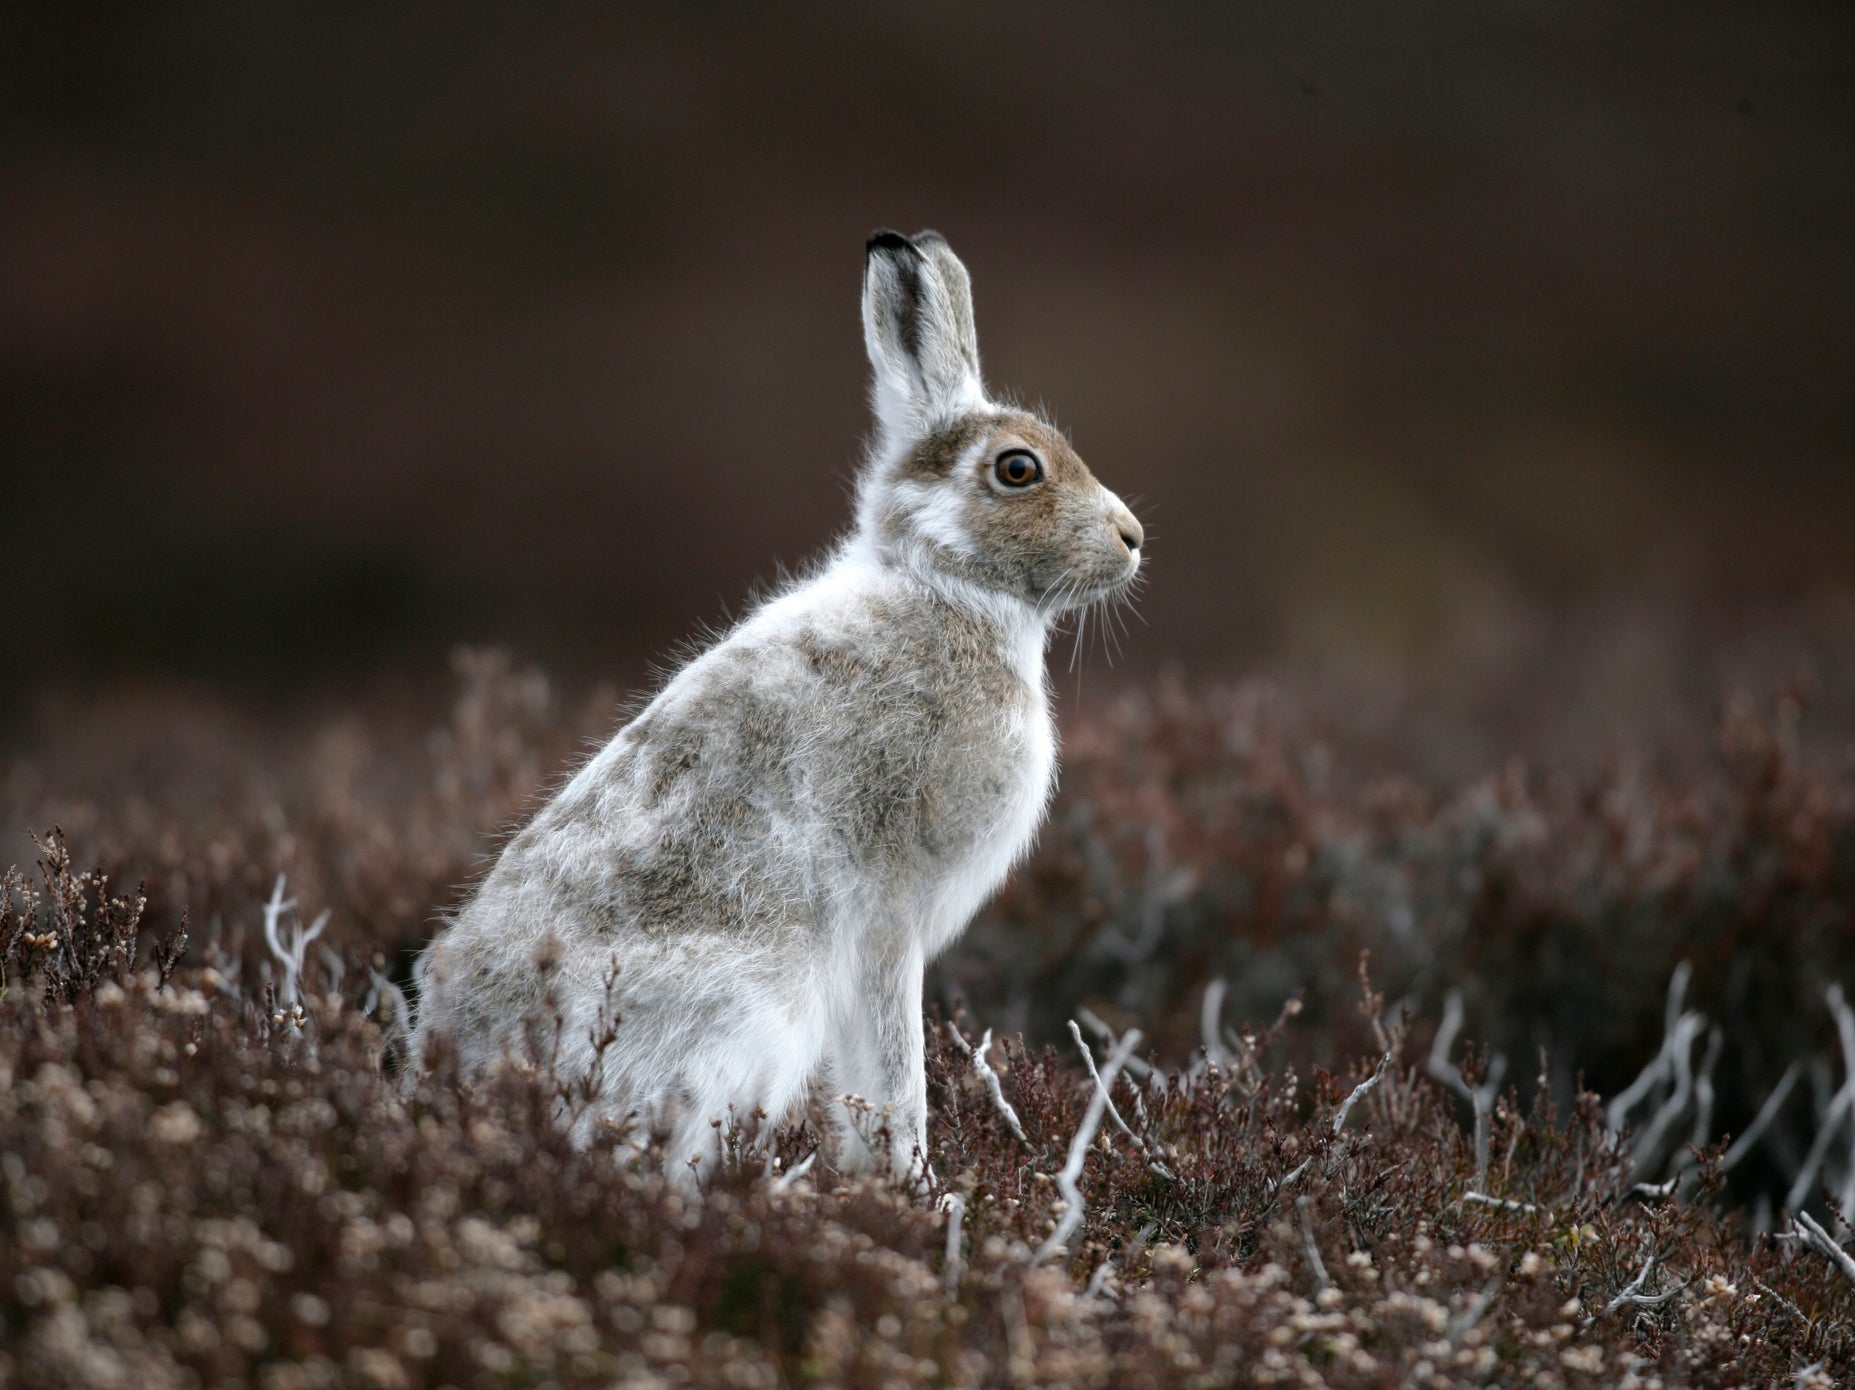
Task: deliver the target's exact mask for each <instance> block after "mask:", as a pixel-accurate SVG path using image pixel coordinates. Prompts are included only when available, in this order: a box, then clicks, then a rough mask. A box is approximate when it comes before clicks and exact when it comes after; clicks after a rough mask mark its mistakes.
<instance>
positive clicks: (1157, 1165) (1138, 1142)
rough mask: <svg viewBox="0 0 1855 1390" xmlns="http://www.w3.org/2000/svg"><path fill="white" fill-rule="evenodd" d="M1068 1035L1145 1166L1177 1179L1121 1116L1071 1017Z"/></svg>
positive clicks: (1123, 1132) (1118, 1125) (1135, 1033)
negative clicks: (1079, 1049) (1145, 1162)
mask: <svg viewBox="0 0 1855 1390" xmlns="http://www.w3.org/2000/svg"><path fill="white" fill-rule="evenodd" d="M1139 1031H1140V1030H1139V1029H1137V1028H1136V1029H1134V1030H1133V1033H1134V1035H1135V1036H1136V1037H1137V1036H1138V1034H1139ZM1069 1035H1070V1036H1071V1037H1072V1038H1074V1039H1075V1040H1076V1046H1077V1047H1079V1048H1081V1049H1082V1060H1083V1061H1084V1062H1085V1063H1087V1065H1088V1069H1089V1076H1090V1077H1091V1078H1092V1079H1093V1080H1094V1082H1095V1088H1096V1090H1098V1091H1100V1092H1101V1098H1102V1102H1103V1104H1105V1105H1106V1106H1107V1107H1108V1118H1109V1119H1111V1120H1113V1121H1114V1123H1115V1127H1116V1128H1117V1129H1119V1130H1120V1131H1121V1133H1122V1134H1125V1135H1126V1136H1127V1137H1128V1138H1129V1139H1131V1140H1133V1141H1134V1147H1135V1148H1137V1149H1139V1150H1140V1154H1141V1157H1143V1158H1145V1159H1146V1161H1147V1167H1149V1168H1151V1169H1152V1170H1153V1171H1154V1172H1155V1173H1157V1174H1159V1176H1160V1177H1162V1178H1165V1179H1166V1180H1167V1181H1168V1182H1174V1181H1177V1180H1176V1179H1175V1178H1174V1177H1173V1175H1172V1173H1171V1171H1170V1170H1168V1169H1167V1167H1166V1165H1165V1164H1163V1163H1161V1162H1160V1161H1159V1160H1158V1159H1157V1158H1155V1157H1154V1156H1153V1146H1152V1145H1151V1144H1149V1143H1147V1141H1146V1140H1144V1139H1142V1138H1141V1137H1140V1136H1139V1135H1138V1134H1135V1133H1134V1132H1133V1130H1131V1129H1129V1128H1128V1126H1127V1121H1126V1120H1124V1119H1122V1118H1121V1112H1120V1110H1119V1109H1117V1108H1116V1106H1115V1104H1114V1097H1113V1096H1111V1095H1109V1094H1108V1088H1107V1087H1106V1086H1104V1085H1103V1084H1102V1080H1101V1073H1100V1072H1099V1071H1097V1070H1096V1069H1095V1054H1094V1052H1093V1051H1092V1050H1091V1049H1090V1047H1089V1045H1088V1044H1087V1043H1086V1042H1084V1041H1083V1039H1082V1029H1081V1028H1080V1027H1078V1026H1077V1024H1076V1021H1075V1020H1074V1019H1073V1018H1072V1019H1070V1020H1069Z"/></svg>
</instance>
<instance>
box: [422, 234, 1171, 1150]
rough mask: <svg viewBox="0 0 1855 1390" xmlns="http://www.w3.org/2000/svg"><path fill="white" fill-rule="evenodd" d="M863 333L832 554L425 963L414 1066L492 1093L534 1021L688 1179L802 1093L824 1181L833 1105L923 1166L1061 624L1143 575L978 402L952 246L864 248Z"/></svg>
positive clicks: (598, 761)
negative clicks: (865, 1120) (748, 1125)
mask: <svg viewBox="0 0 1855 1390" xmlns="http://www.w3.org/2000/svg"><path fill="white" fill-rule="evenodd" d="M863 336H864V342H865V345H866V346H867V348H868V350H869V358H870V365H871V366H872V367H873V368H874V369H875V383H874V388H873V392H872V394H873V397H874V405H875V413H876V424H877V429H876V433H875V437H874V442H873V445H872V447H871V449H870V451H869V457H868V460H867V462H866V464H865V466H864V468H863V470H862V474H861V476H860V477H859V479H858V482H857V491H856V520H855V525H854V526H853V527H852V529H851V531H850V533H849V535H848V536H847V537H845V538H844V539H843V540H842V541H841V542H840V543H839V544H838V546H837V548H836V549H835V550H834V551H832V552H831V554H830V555H829V557H828V558H827V559H826V560H825V561H824V562H823V564H822V565H821V566H819V567H818V568H816V569H815V570H814V571H813V572H812V574H811V576H810V577H809V578H806V579H803V580H801V581H799V582H796V583H793V584H791V585H789V586H788V587H786V588H785V590H784V591H783V592H781V593H779V594H778V595H777V596H775V597H773V598H771V599H769V600H768V601H767V602H765V603H763V604H761V605H760V606H759V607H758V608H757V609H756V610H755V611H754V612H753V613H752V614H751V615H750V616H748V617H747V618H746V619H744V620H743V621H742V622H741V623H739V624H738V625H737V626H736V627H735V628H734V629H733V631H731V632H729V633H728V634H727V636H725V637H724V638H722V640H721V641H719V642H718V643H716V644H715V645H714V646H713V647H711V648H709V649H708V650H707V651H705V652H703V653H702V654H701V655H700V656H698V657H696V658H695V659H694V660H693V661H691V662H690V663H689V664H688V665H687V666H685V667H684V668H683V669H682V670H681V671H680V672H678V673H677V675H676V676H675V678H674V679H672V680H671V681H670V683H669V684H668V685H667V686H665V687H664V689H663V691H662V693H660V694H659V695H658V696H657V697H656V698H655V699H654V700H652V701H651V702H650V704H649V705H648V706H646V707H645V709H644V710H643V712H642V713H641V714H639V715H638V716H637V718H635V719H633V720H632V721H631V722H630V723H629V724H627V725H626V726H625V727H624V728H622V729H621V730H619V732H618V734H617V735H616V736H615V737H614V738H613V739H612V741H611V742H610V743H609V744H607V745H606V746H605V748H604V749H603V750H602V751H601V752H600V753H599V754H598V755H597V756H595V757H594V758H593V759H592V760H591V761H590V762H588V763H587V764H586V765H585V766H584V767H582V768H581V769H580V770H579V772H578V773H577V774H575V776H574V777H573V778H572V780H571V781H569V782H568V783H567V784H566V786H565V787H564V788H563V789H562V790H561V791H560V793H559V794H558V795H557V796H555V797H554V798H553V800H552V801H550V802H549V803H548V804H547V805H546V806H544V807H543V808H542V809H541V811H540V812H539V814H537V815H536V816H535V818H534V820H533V821H532V822H531V823H530V824H529V825H528V826H527V827H526V828H525V829H523V830H522V831H521V832H520V833H519V834H517V835H516V836H515V837H514V838H513V839H512V840H510V842H509V844H508V846H507V847H506V848H505V849H504V850H503V852H502V855H501V857H500V858H499V859H498V860H497V862H496V864H495V866H494V867H493V868H492V869H491V870H490V871H489V874H488V876H487V877H486V878H485V879H484V880H483V883H482V886H481V887H480V888H479V889H478V890H477V893H476V895H475V897H474V898H473V899H472V900H471V901H470V902H469V904H468V905H467V906H465V907H464V908H463V909H462V910H461V911H460V912H459V913H458V914H457V917H456V919H455V921H453V922H452V923H451V924H450V925H449V927H448V928H447V929H446V930H445V931H444V932H443V933H442V934H441V935H440V936H439V938H438V939H437V940H436V941H435V942H434V943H433V944H432V946H431V947H430V949H429V950H428V951H427V952H426V954H425V956H424V958H423V959H422V960H421V962H420V970H419V975H420V979H421V985H420V1000H419V1008H418V1022H417V1025H416V1028H415V1030H414V1035H413V1056H414V1058H415V1060H416V1059H419V1058H422V1057H424V1056H425V1055H426V1054H427V1052H428V1050H429V1045H430V1041H431V1039H432V1038H433V1037H434V1036H437V1035H443V1036H445V1037H448V1038H449V1039H450V1042H451V1045H452V1046H453V1047H454V1049H455V1051H456V1055H457V1058H458V1061H459V1063H460V1065H461V1066H462V1068H463V1069H464V1071H465V1073H466V1074H469V1073H470V1072H472V1071H480V1070H483V1069H486V1068H487V1067H489V1066H490V1065H491V1064H492V1063H493V1062H494V1061H495V1060H496V1059H497V1058H498V1057H500V1056H502V1055H504V1054H505V1053H507V1052H509V1051H511V1050H515V1049H519V1048H520V1047H521V1046H522V1044H523V1038H524V1028H525V1022H524V1021H525V1020H530V1019H534V1018H535V1017H536V1016H537V1015H538V1014H544V1013H549V1012H550V1011H551V1012H552V1014H557V1015H558V1016H559V1018H560V1020H561V1023H562V1024H563V1026H562V1027H561V1029H560V1031H559V1049H560V1052H559V1056H558V1058H557V1065H558V1066H559V1067H560V1068H561V1070H562V1074H563V1076H565V1077H572V1076H576V1075H577V1076H578V1077H580V1078H581V1079H582V1080H583V1081H585V1080H588V1079H589V1078H590V1079H591V1080H592V1083H593V1084H594V1085H596V1087H597V1094H598V1095H599V1096H600V1098H601V1099H600V1101H599V1103H598V1107H597V1108H598V1109H599V1110H600V1111H601V1112H602V1113H604V1114H606V1115H610V1116H612V1117H622V1116H624V1115H627V1114H632V1115H636V1116H638V1117H639V1118H640V1119H642V1120H643V1121H645V1122H646V1123H656V1124H660V1125H663V1126H666V1127H667V1129H668V1132H669V1134H670V1136H671V1146H672V1150H671V1155H670V1157H671V1161H672V1163H673V1164H675V1165H678V1166H686V1167H688V1168H690V1169H691V1170H692V1171H693V1169H694V1167H695V1166H696V1165H697V1164H698V1163H699V1162H700V1159H701V1158H702V1156H703V1155H704V1154H705V1152H710V1151H712V1149H713V1145H714V1137H713V1131H712V1128H711V1121H712V1120H714V1119H716V1118H720V1117H725V1116H726V1115H727V1113H728V1111H729V1108H730V1107H733V1108H734V1110H735V1112H736V1114H738V1115H745V1114H747V1113H748V1112H749V1111H750V1110H752V1109H753V1107H755V1106H761V1107H764V1108H765V1109H766V1111H767V1112H768V1113H769V1114H771V1115H773V1116H775V1117H779V1116H781V1115H782V1114H784V1113H786V1112H787V1111H788V1110H789V1109H790V1108H791V1107H792V1106H793V1105H794V1104H795V1103H797V1102H799V1101H800V1100H801V1099H802V1097H803V1096H804V1094H805V1091H806V1087H807V1084H808V1082H809V1081H810V1080H811V1079H812V1078H814V1077H815V1076H820V1077H822V1078H823V1079H824V1080H825V1081H826V1082H827V1084H828V1087H829V1090H830V1093H831V1094H833V1095H835V1096H838V1097H840V1099H839V1100H837V1101H836V1102H834V1107H835V1110H834V1113H835V1119H836V1122H837V1124H838V1127H839V1130H840V1136H841V1143H840V1150H839V1160H840V1162H843V1163H846V1164H848V1165H849V1166H853V1167H861V1166H867V1165H868V1163H869V1162H870V1161H871V1155H870V1151H869V1149H868V1147H867V1141H866V1138H865V1136H864V1135H863V1134H861V1133H860V1132H859V1130H858V1128H857V1126H856V1125H855V1124H854V1123H853V1122H852V1117H851V1115H850V1113H849V1108H848V1107H846V1106H845V1105H844V1104H843V1102H842V1099H841V1097H843V1096H844V1095H846V1094H849V1095H855V1096H858V1097H862V1098H863V1099H865V1100H867V1101H868V1102H869V1103H870V1104H872V1105H873V1106H874V1107H876V1108H877V1110H878V1111H879V1112H882V1111H886V1113H887V1115H888V1123H889V1129H890V1134H891V1136H892V1141H893V1142H892V1145H891V1156H892V1162H893V1163H894V1166H895V1168H896V1169H897V1170H898V1172H901V1173H907V1172H909V1171H911V1170H912V1171H914V1172H916V1173H919V1172H920V1171H921V1169H922V1167H923V1166H924V1165H925V1155H926V1152H927V1092H926V1080H925V1076H924V1072H923V1064H922V1049H923V1036H922V1017H921V987H922V974H923V970H924V968H925V965H926V963H927V961H928V960H929V959H930V958H932V957H933V956H935V955H936V954H938V953H939V952H941V951H943V950H945V949H946V948H947V946H948V945H949V944H950V943H951V942H952V941H953V940H954V938H955V937H957V936H958V935H959V934H960V932H961V931H962V930H964V929H965V927H966V924H967V921H968V919H969V918H971V917H972V915H973V913H974V912H975V911H976V910H977V909H978V907H979V905H980V904H981V903H982V902H984V901H985V899H986V898H987V897H988V896H989V895H990V894H991V893H992V892H993V890H994V889H996V888H997V887H998V886H999V884H1000V883H1001V882H1002V881H1003V879H1004V877H1005V875H1006V873H1007V872H1008V871H1009V870H1010V869H1011V867H1012V865H1013V864H1014V863H1016V862H1017V860H1018V859H1019V858H1020V857H1021V856H1022V855H1023V854H1024V853H1025V851H1026V850H1027V849H1028V848H1029V847H1030V844H1031V841H1032V838H1033V836H1034V834H1035V832H1036V830H1037V826H1038V823H1039V821H1040V820H1041V819H1042V817H1043V814H1044V811H1045V808H1046V805H1047V804H1048V801H1049V798H1050V792H1051V789H1052V787H1053V785H1054V779H1055V772H1056V739H1055V729H1054V724H1053V722H1052V719H1051V715H1050V697H1049V688H1048V682H1047V679H1046V676H1045V672H1044V648H1045V645H1046V641H1047V639H1048V636H1049V633H1050V628H1051V624H1052V623H1053V622H1054V621H1055V620H1056V619H1057V618H1058V617H1059V616H1060V615H1062V614H1063V613H1065V612H1068V611H1073V610H1075V609H1078V608H1081V607H1084V606H1086V605H1089V604H1092V603H1094V602H1096V601H1098V600H1101V599H1105V598H1108V597H1111V596H1114V595H1116V594H1118V593H1120V592H1121V591H1122V590H1123V589H1125V588H1126V587H1127V585H1128V584H1129V582H1130V581H1131V580H1132V579H1133V578H1134V575H1135V573H1136V572H1137V571H1138V569H1139V567H1140V547H1141V542H1142V539H1143V536H1142V532H1141V529H1140V523H1139V522H1138V521H1136V520H1135V519H1134V517H1133V514H1132V513H1131V512H1129V511H1128V509H1127V508H1126V507H1125V506H1124V505H1123V504H1122V503H1121V500H1120V499H1119V498H1118V497H1116V496H1115V495H1114V494H1113V493H1112V492H1110V491H1108V490H1107V489H1106V488H1104V487H1103V486H1102V485H1101V484H1100V483H1098V482H1096V481H1095V478H1094V475H1092V474H1091V473H1090V472H1089V470H1088V469H1087V468H1086V467H1085V466H1084V465H1083V463H1082V460H1081V459H1079V458H1077V457H1076V455H1075V454H1074V453H1073V452H1072V451H1071V449H1070V447H1069V445H1068V443H1067V441H1065V440H1064V438H1063V436H1062V435H1061V434H1059V433H1058V432H1057V431H1056V430H1055V429H1054V428H1053V427H1052V426H1050V425H1049V424H1047V423H1045V422H1044V421H1043V420H1041V419H1039V418H1037V417H1036V416H1035V415H1030V414H1027V413H1025V412H1023V411H1020V410H1015V409H1011V408H1008V407H1005V406H1001V405H998V404H995V403H994V402H992V401H991V400H990V399H988V398H987V396H986V393H985V388H984V386H983V385H982V384H981V382H980V379H979V347H978V341H977V339H976V337H975V335H974V331H973V312H972V292H971V289H970V286H969V282H968V280H967V276H966V268H965V267H964V266H963V265H961V264H960V262H959V260H958V259H957V258H956V257H955V256H954V254H953V251H952V249H951V248H950V247H949V246H948V245H947V243H946V241H945V240H944V239H943V238H942V237H941V236H940V235H938V234H937V233H935V232H922V233H921V234H920V235H918V236H915V237H904V236H901V235H899V234H897V233H895V232H889V231H883V232H878V233H877V234H876V235H874V236H873V237H871V238H870V240H869V244H868V247H867V249H866V259H865V265H864V272H863ZM611 1014H616V1015H617V1017H618V1020H619V1022H618V1024H617V1027H616V1029H615V1036H614V1037H613V1038H612V1040H611V1041H609V1043H608V1045H607V1046H606V1047H605V1048H604V1051H603V1055H602V1056H601V1055H598V1054H599V1049H598V1048H597V1047H596V1046H595V1044H594V1042H593V1034H594V1033H595V1032H596V1031H598V1030H600V1029H601V1028H602V1027H603V1026H604V1023H603V1022H602V1020H604V1019H607V1018H609V1016H610V1015H611ZM547 1027H548V1036H550V1037H552V1036H553V1029H552V1021H551V1017H550V1019H549V1021H548V1024H547Z"/></svg>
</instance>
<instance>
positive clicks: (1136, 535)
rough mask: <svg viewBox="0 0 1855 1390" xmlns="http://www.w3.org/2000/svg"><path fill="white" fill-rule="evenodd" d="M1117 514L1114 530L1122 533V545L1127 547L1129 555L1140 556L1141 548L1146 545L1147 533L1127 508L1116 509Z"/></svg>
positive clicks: (1114, 519)
mask: <svg viewBox="0 0 1855 1390" xmlns="http://www.w3.org/2000/svg"><path fill="white" fill-rule="evenodd" d="M1115 513H1116V514H1115V516H1114V518H1113V521H1114V529H1115V530H1117V531H1119V532H1120V533H1121V544H1122V545H1124V546H1126V547H1127V553H1128V554H1129V555H1138V554H1139V553H1140V547H1141V546H1143V545H1145V544H1146V531H1145V530H1144V529H1143V528H1142V527H1141V525H1140V523H1139V522H1138V521H1136V520H1135V519H1134V514H1133V513H1132V512H1130V511H1128V510H1127V508H1126V507H1116V508H1115Z"/></svg>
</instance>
